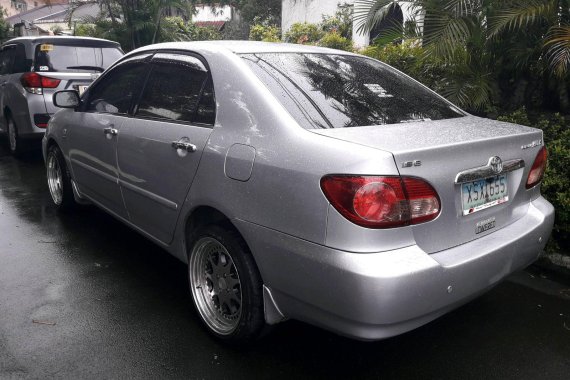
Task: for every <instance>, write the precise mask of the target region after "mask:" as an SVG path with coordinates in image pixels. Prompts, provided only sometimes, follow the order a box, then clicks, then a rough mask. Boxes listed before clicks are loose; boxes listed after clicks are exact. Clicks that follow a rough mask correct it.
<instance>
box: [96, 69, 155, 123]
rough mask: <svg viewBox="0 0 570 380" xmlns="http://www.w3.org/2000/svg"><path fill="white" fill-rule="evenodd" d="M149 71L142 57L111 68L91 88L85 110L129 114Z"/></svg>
mask: <svg viewBox="0 0 570 380" xmlns="http://www.w3.org/2000/svg"><path fill="white" fill-rule="evenodd" d="M147 72H148V64H146V63H145V62H144V61H143V60H141V59H137V60H129V61H126V62H124V63H121V64H120V65H118V66H117V67H115V68H113V69H111V71H110V72H109V73H108V74H107V75H105V77H104V78H101V81H100V82H98V83H97V84H95V85H94V86H93V87H92V88H91V89H89V94H88V100H87V104H86V107H85V111H87V112H102V113H115V114H127V113H128V112H129V110H130V108H131V105H132V103H133V99H134V98H135V97H136V96H137V95H138V94H139V93H140V90H141V87H142V85H143V83H144V81H145V79H146V75H147Z"/></svg>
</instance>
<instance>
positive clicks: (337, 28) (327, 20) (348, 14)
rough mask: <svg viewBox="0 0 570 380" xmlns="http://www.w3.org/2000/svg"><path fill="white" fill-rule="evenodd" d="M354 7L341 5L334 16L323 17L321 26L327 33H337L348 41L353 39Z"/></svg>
mask: <svg viewBox="0 0 570 380" xmlns="http://www.w3.org/2000/svg"><path fill="white" fill-rule="evenodd" d="M352 13H353V12H352V7H351V6H347V5H339V7H338V10H337V11H336V12H335V14H334V15H332V16H329V15H323V16H322V17H323V21H321V23H320V24H319V25H320V27H321V29H322V30H323V31H324V32H325V33H331V32H335V33H338V34H339V35H340V36H341V37H344V38H346V39H351V38H352Z"/></svg>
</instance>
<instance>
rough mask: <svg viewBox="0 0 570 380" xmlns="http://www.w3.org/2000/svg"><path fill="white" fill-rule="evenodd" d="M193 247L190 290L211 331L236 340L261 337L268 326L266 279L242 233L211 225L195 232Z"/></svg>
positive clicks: (237, 341) (190, 259)
mask: <svg viewBox="0 0 570 380" xmlns="http://www.w3.org/2000/svg"><path fill="white" fill-rule="evenodd" d="M191 247H192V249H191V252H190V258H189V266H188V269H189V277H190V289H191V291H192V298H193V300H194V306H195V307H196V310H197V311H198V314H199V315H200V318H201V319H202V321H203V322H204V324H205V325H206V327H207V328H208V330H209V331H210V333H212V334H213V335H214V336H216V337H217V338H219V339H223V340H226V341H229V342H233V343H247V342H250V341H252V340H254V339H255V338H257V337H258V336H259V335H260V334H261V332H262V330H263V328H264V326H265V319H264V313H263V293H262V281H261V276H260V274H259V271H258V269H257V266H256V265H255V262H254V260H253V257H252V256H251V253H250V252H249V249H248V248H247V245H246V244H245V242H244V241H243V239H242V238H241V236H240V235H239V234H238V233H237V232H236V231H235V230H233V229H230V228H228V229H225V228H222V227H220V226H217V225H210V226H206V227H202V228H201V229H200V230H199V231H198V232H197V233H196V234H195V238H194V239H193V240H192V243H191Z"/></svg>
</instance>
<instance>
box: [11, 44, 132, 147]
mask: <svg viewBox="0 0 570 380" xmlns="http://www.w3.org/2000/svg"><path fill="white" fill-rule="evenodd" d="M122 56H123V51H122V50H121V47H120V45H119V44H118V43H116V42H112V41H108V40H102V39H98V38H87V37H64V36H57V37H56V36H49V37H46V36H44V37H19V38H14V39H11V40H9V41H7V42H5V43H3V44H2V46H1V47H0V107H1V110H2V115H1V117H0V131H2V132H4V133H6V134H7V135H8V141H9V146H10V151H11V152H12V153H13V154H15V155H18V154H20V153H22V152H23V151H25V150H26V148H27V145H28V144H26V143H27V142H29V140H31V139H36V140H38V141H39V140H40V139H41V138H42V136H43V135H44V132H45V128H46V126H47V123H48V121H49V119H50V117H51V115H52V114H53V113H54V112H55V111H56V110H57V109H56V107H55V106H54V105H53V104H52V96H53V94H54V93H55V92H56V91H58V90H66V89H74V90H77V91H78V92H80V93H81V92H83V91H84V90H85V88H87V86H88V85H89V84H90V83H91V82H92V81H93V79H95V78H96V77H97V76H98V75H99V74H100V73H101V72H102V71H103V70H104V69H106V68H107V67H109V66H110V65H111V64H112V63H113V62H115V61H116V60H117V59H119V58H120V57H122ZM38 145H39V144H38Z"/></svg>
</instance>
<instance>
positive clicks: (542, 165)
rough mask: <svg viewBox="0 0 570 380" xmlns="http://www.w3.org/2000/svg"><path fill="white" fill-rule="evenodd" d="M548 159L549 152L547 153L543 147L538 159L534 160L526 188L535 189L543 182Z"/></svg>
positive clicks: (537, 156)
mask: <svg viewBox="0 0 570 380" xmlns="http://www.w3.org/2000/svg"><path fill="white" fill-rule="evenodd" d="M547 158H548V152H547V151H546V148H545V147H542V148H541V149H540V150H539V151H538V154H537V155H536V158H535V159H534V163H533V164H532V167H531V168H530V171H529V172H528V178H527V180H526V188H527V189H530V188H531V187H535V186H536V185H538V184H539V183H540V181H542V177H543V176H544V172H545V171H546V161H547Z"/></svg>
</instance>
